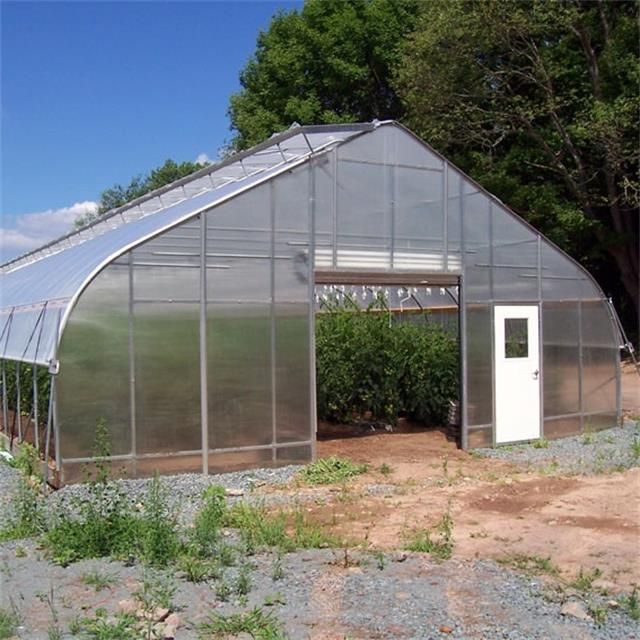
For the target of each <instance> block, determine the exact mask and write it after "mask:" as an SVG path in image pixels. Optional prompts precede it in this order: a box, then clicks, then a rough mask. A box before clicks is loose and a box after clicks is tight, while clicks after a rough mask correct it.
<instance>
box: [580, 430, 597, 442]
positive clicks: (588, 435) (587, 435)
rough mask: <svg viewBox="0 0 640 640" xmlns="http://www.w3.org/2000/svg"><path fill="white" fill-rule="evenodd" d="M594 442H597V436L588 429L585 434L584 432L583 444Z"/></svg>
mask: <svg viewBox="0 0 640 640" xmlns="http://www.w3.org/2000/svg"><path fill="white" fill-rule="evenodd" d="M594 442H595V438H594V436H593V433H591V431H587V432H586V433H585V434H583V436H582V444H584V445H589V444H593V443H594Z"/></svg>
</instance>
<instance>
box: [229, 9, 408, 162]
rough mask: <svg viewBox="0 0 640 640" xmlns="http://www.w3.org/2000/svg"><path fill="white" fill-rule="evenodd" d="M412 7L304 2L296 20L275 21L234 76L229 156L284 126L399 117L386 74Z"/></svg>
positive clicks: (277, 18)
mask: <svg viewBox="0 0 640 640" xmlns="http://www.w3.org/2000/svg"><path fill="white" fill-rule="evenodd" d="M418 6H419V1H418V0H348V1H347V0H307V2H306V3H305V5H304V7H303V9H302V10H301V11H300V12H297V11H293V12H290V13H279V14H276V16H275V17H274V18H273V19H272V20H271V24H270V25H269V28H268V30H267V31H263V32H261V33H260V34H259V36H258V42H257V48H256V52H255V54H254V55H253V56H252V57H251V59H250V60H249V62H248V63H247V65H246V66H245V67H244V69H243V70H242V72H241V74H240V84H241V85H242V89H241V90H240V91H239V92H238V93H236V94H234V95H232V96H231V100H230V107H229V117H230V119H231V126H232V129H233V130H234V131H235V133H236V135H235V138H234V139H233V141H232V143H231V146H232V148H233V149H234V150H238V149H244V148H247V147H249V146H251V145H253V144H256V143H258V142H260V141H262V140H264V139H265V138H267V137H269V136H270V135H271V134H272V133H274V132H275V131H281V130H282V129H286V128H287V127H288V126H290V125H291V123H292V122H298V123H300V124H321V123H336V122H354V121H370V120H373V119H374V118H378V119H386V118H397V117H399V116H400V115H401V113H402V107H401V104H400V101H399V99H398V96H397V95H396V93H395V91H394V90H393V88H392V87H391V84H390V80H391V77H392V73H391V71H392V69H393V67H394V66H395V65H396V63H397V60H398V50H399V45H400V43H401V42H402V41H403V39H404V38H405V36H406V35H407V34H408V33H409V31H410V30H411V28H412V27H413V25H414V24H415V20H416V15H417V10H418Z"/></svg>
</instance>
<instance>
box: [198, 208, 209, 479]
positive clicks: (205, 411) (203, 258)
mask: <svg viewBox="0 0 640 640" xmlns="http://www.w3.org/2000/svg"><path fill="white" fill-rule="evenodd" d="M208 403H209V397H208V388H207V216H206V214H204V213H201V214H200V428H201V440H202V443H201V446H202V473H203V474H204V475H208V474H209V404H208Z"/></svg>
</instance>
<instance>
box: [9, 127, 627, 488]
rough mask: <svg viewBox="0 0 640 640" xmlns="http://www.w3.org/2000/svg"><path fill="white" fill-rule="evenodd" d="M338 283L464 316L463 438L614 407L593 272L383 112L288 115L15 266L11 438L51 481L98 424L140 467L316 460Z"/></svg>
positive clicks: (586, 424)
mask: <svg viewBox="0 0 640 640" xmlns="http://www.w3.org/2000/svg"><path fill="white" fill-rule="evenodd" d="M345 288H347V289H349V290H351V291H353V292H358V291H362V292H364V293H365V294H366V291H367V290H368V291H374V292H375V291H382V292H384V295H387V296H390V297H393V298H394V299H395V301H394V304H395V305H396V306H398V305H399V306H400V307H401V306H402V304H403V301H405V300H408V299H409V298H411V300H412V301H415V302H417V303H418V304H419V305H420V307H421V308H422V307H424V308H426V309H429V308H433V309H434V313H436V312H439V311H438V310H440V312H441V311H442V309H444V308H445V307H447V308H450V309H451V308H452V309H454V310H455V318H456V320H457V322H456V327H457V329H458V330H459V344H460V396H459V415H460V445H461V446H462V447H463V448H472V447H479V446H493V445H499V444H503V443H511V442H520V441H528V440H535V439H538V438H541V437H545V438H558V437H564V436H567V435H572V434H577V433H581V432H583V431H586V430H592V429H600V428H605V427H611V426H614V425H615V424H617V423H618V421H619V419H620V405H621V401H620V362H619V359H620V353H619V346H620V344H621V337H620V333H619V329H618V323H617V317H616V315H615V310H614V309H613V307H612V306H611V304H610V303H609V301H608V300H607V299H606V298H605V296H604V295H603V293H602V291H601V290H600V288H599V287H598V285H597V284H596V282H595V281H594V280H593V278H592V277H591V276H590V275H589V274H588V273H587V272H586V271H585V270H584V269H583V268H582V267H580V266H579V265H578V264H577V263H576V262H575V261H573V260H572V259H571V258H570V257H569V256H567V255H566V254H565V253H563V252H562V251H561V250H559V249H558V248H557V247H556V246H554V245H553V244H552V243H551V242H550V241H549V240H547V239H546V238H545V237H544V236H542V235H541V234H540V233H538V232H537V231H536V230H535V229H533V228H532V227H531V226H529V225H528V224H527V223H526V222H524V221H523V220H522V219H521V218H519V217H518V216H517V215H516V214H515V213H513V212H512V211H510V210H509V209H508V208H507V207H506V206H505V205H504V204H503V203H501V202H500V201H499V200H498V199H497V198H495V197H494V196H492V195H491V194H489V193H487V192H486V191H485V190H484V189H483V188H482V187H480V186H479V185H478V184H477V183H475V182H474V181H473V180H472V179H470V178H469V177H467V176H466V175H465V174H463V173H462V172H461V171H460V170H459V169H457V168H456V167H455V166H454V165H453V164H451V163H450V162H449V161H447V160H446V159H445V158H443V157H442V156H440V155H439V154H438V153H437V152H435V151H434V150H433V149H431V148H430V147H429V146H428V145H426V144H425V143H424V142H422V141H421V140H420V139H418V138H417V137H416V136H415V135H414V134H412V133H411V132H410V131H409V130H407V129H406V128H404V127H403V126H401V125H400V124H398V123H395V122H372V123H367V124H353V125H322V126H297V125H294V126H292V127H291V128H290V129H289V130H287V131H285V132H283V133H281V134H277V135H274V136H272V137H271V138H269V139H268V140H266V141H265V142H263V143H262V144H260V145H258V146H256V147H253V148H252V149H250V150H248V151H245V152H242V153H239V154H236V155H234V156H231V157H229V158H228V159H226V160H224V161H222V162H220V163H218V164H215V165H211V166H207V167H206V168H204V169H201V170H200V171H198V172H196V173H194V174H192V175H190V176H189V177H187V178H184V179H182V180H179V181H177V182H174V183H172V184H171V185H168V186H166V187H164V188H162V189H160V190H157V191H155V192H152V193H150V194H147V195H146V196H143V197H141V198H139V199H138V200H135V201H133V202H131V203H129V204H127V205H125V206H123V207H121V208H119V209H115V210H112V211H110V212H109V213H107V214H106V215H104V216H103V217H101V218H100V219H98V220H97V221H96V222H94V223H92V224H89V225H86V226H85V227H83V228H80V229H78V230H76V231H74V232H72V233H70V234H68V235H67V236H65V237H62V238H60V239H58V240H56V241H54V242H51V243H50V244H48V245H46V246H44V247H42V248H40V249H38V250H36V251H33V252H31V253H29V254H26V255H24V256H21V257H19V258H17V259H15V260H13V261H11V262H8V263H6V264H4V265H3V266H2V270H1V275H0V295H1V299H0V357H1V358H2V431H3V433H4V436H5V437H6V438H7V439H10V440H11V441H13V442H15V441H20V440H26V441H29V442H31V443H33V444H34V445H35V446H36V447H37V448H38V450H39V451H40V455H41V457H42V459H43V460H46V461H47V469H48V470H49V475H50V477H51V479H52V480H53V481H54V482H56V483H58V484H61V483H64V482H73V481H74V480H77V479H79V478H80V477H81V472H82V467H83V464H84V463H86V462H88V461H89V460H91V459H92V457H93V456H95V453H96V452H95V450H94V441H95V431H96V425H98V424H102V425H104V427H105V428H106V430H107V431H108V434H109V441H110V447H109V451H108V455H109V458H110V459H111V460H112V461H113V463H114V469H118V470H119V471H118V472H119V473H122V474H126V475H127V476H129V477H134V476H137V475H140V476H142V475H148V474H149V473H152V472H153V471H154V470H155V469H159V470H160V471H161V472H163V473H167V472H181V471H200V470H201V471H202V472H203V473H208V472H214V471H219V470H221V469H229V468H241V467H252V466H265V465H270V464H278V465H279V464H289V463H293V462H303V461H308V460H311V459H312V458H313V457H314V452H315V441H316V428H317V420H316V381H315V374H316V368H315V342H314V340H315V333H314V331H315V322H316V312H317V301H318V300H319V299H321V298H322V296H323V295H325V292H326V291H327V290H329V291H334V292H335V291H338V292H342V291H344V290H345ZM445 300H446V304H444V303H443V301H445ZM405 304H406V303H405ZM30 381H32V383H31V382H30ZM47 381H49V384H45V383H46V382H47Z"/></svg>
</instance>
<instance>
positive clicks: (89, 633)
mask: <svg viewBox="0 0 640 640" xmlns="http://www.w3.org/2000/svg"><path fill="white" fill-rule="evenodd" d="M69 630H70V631H71V633H73V634H74V636H76V635H80V634H82V635H80V637H82V638H86V639H87V640H140V630H139V628H138V621H137V620H136V618H135V616H133V615H131V614H118V615H116V616H115V617H114V618H110V617H108V616H107V611H106V609H104V608H102V607H100V608H98V609H96V610H95V612H94V614H93V616H87V617H85V618H78V619H76V620H74V621H73V623H72V625H70V628H69Z"/></svg>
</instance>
